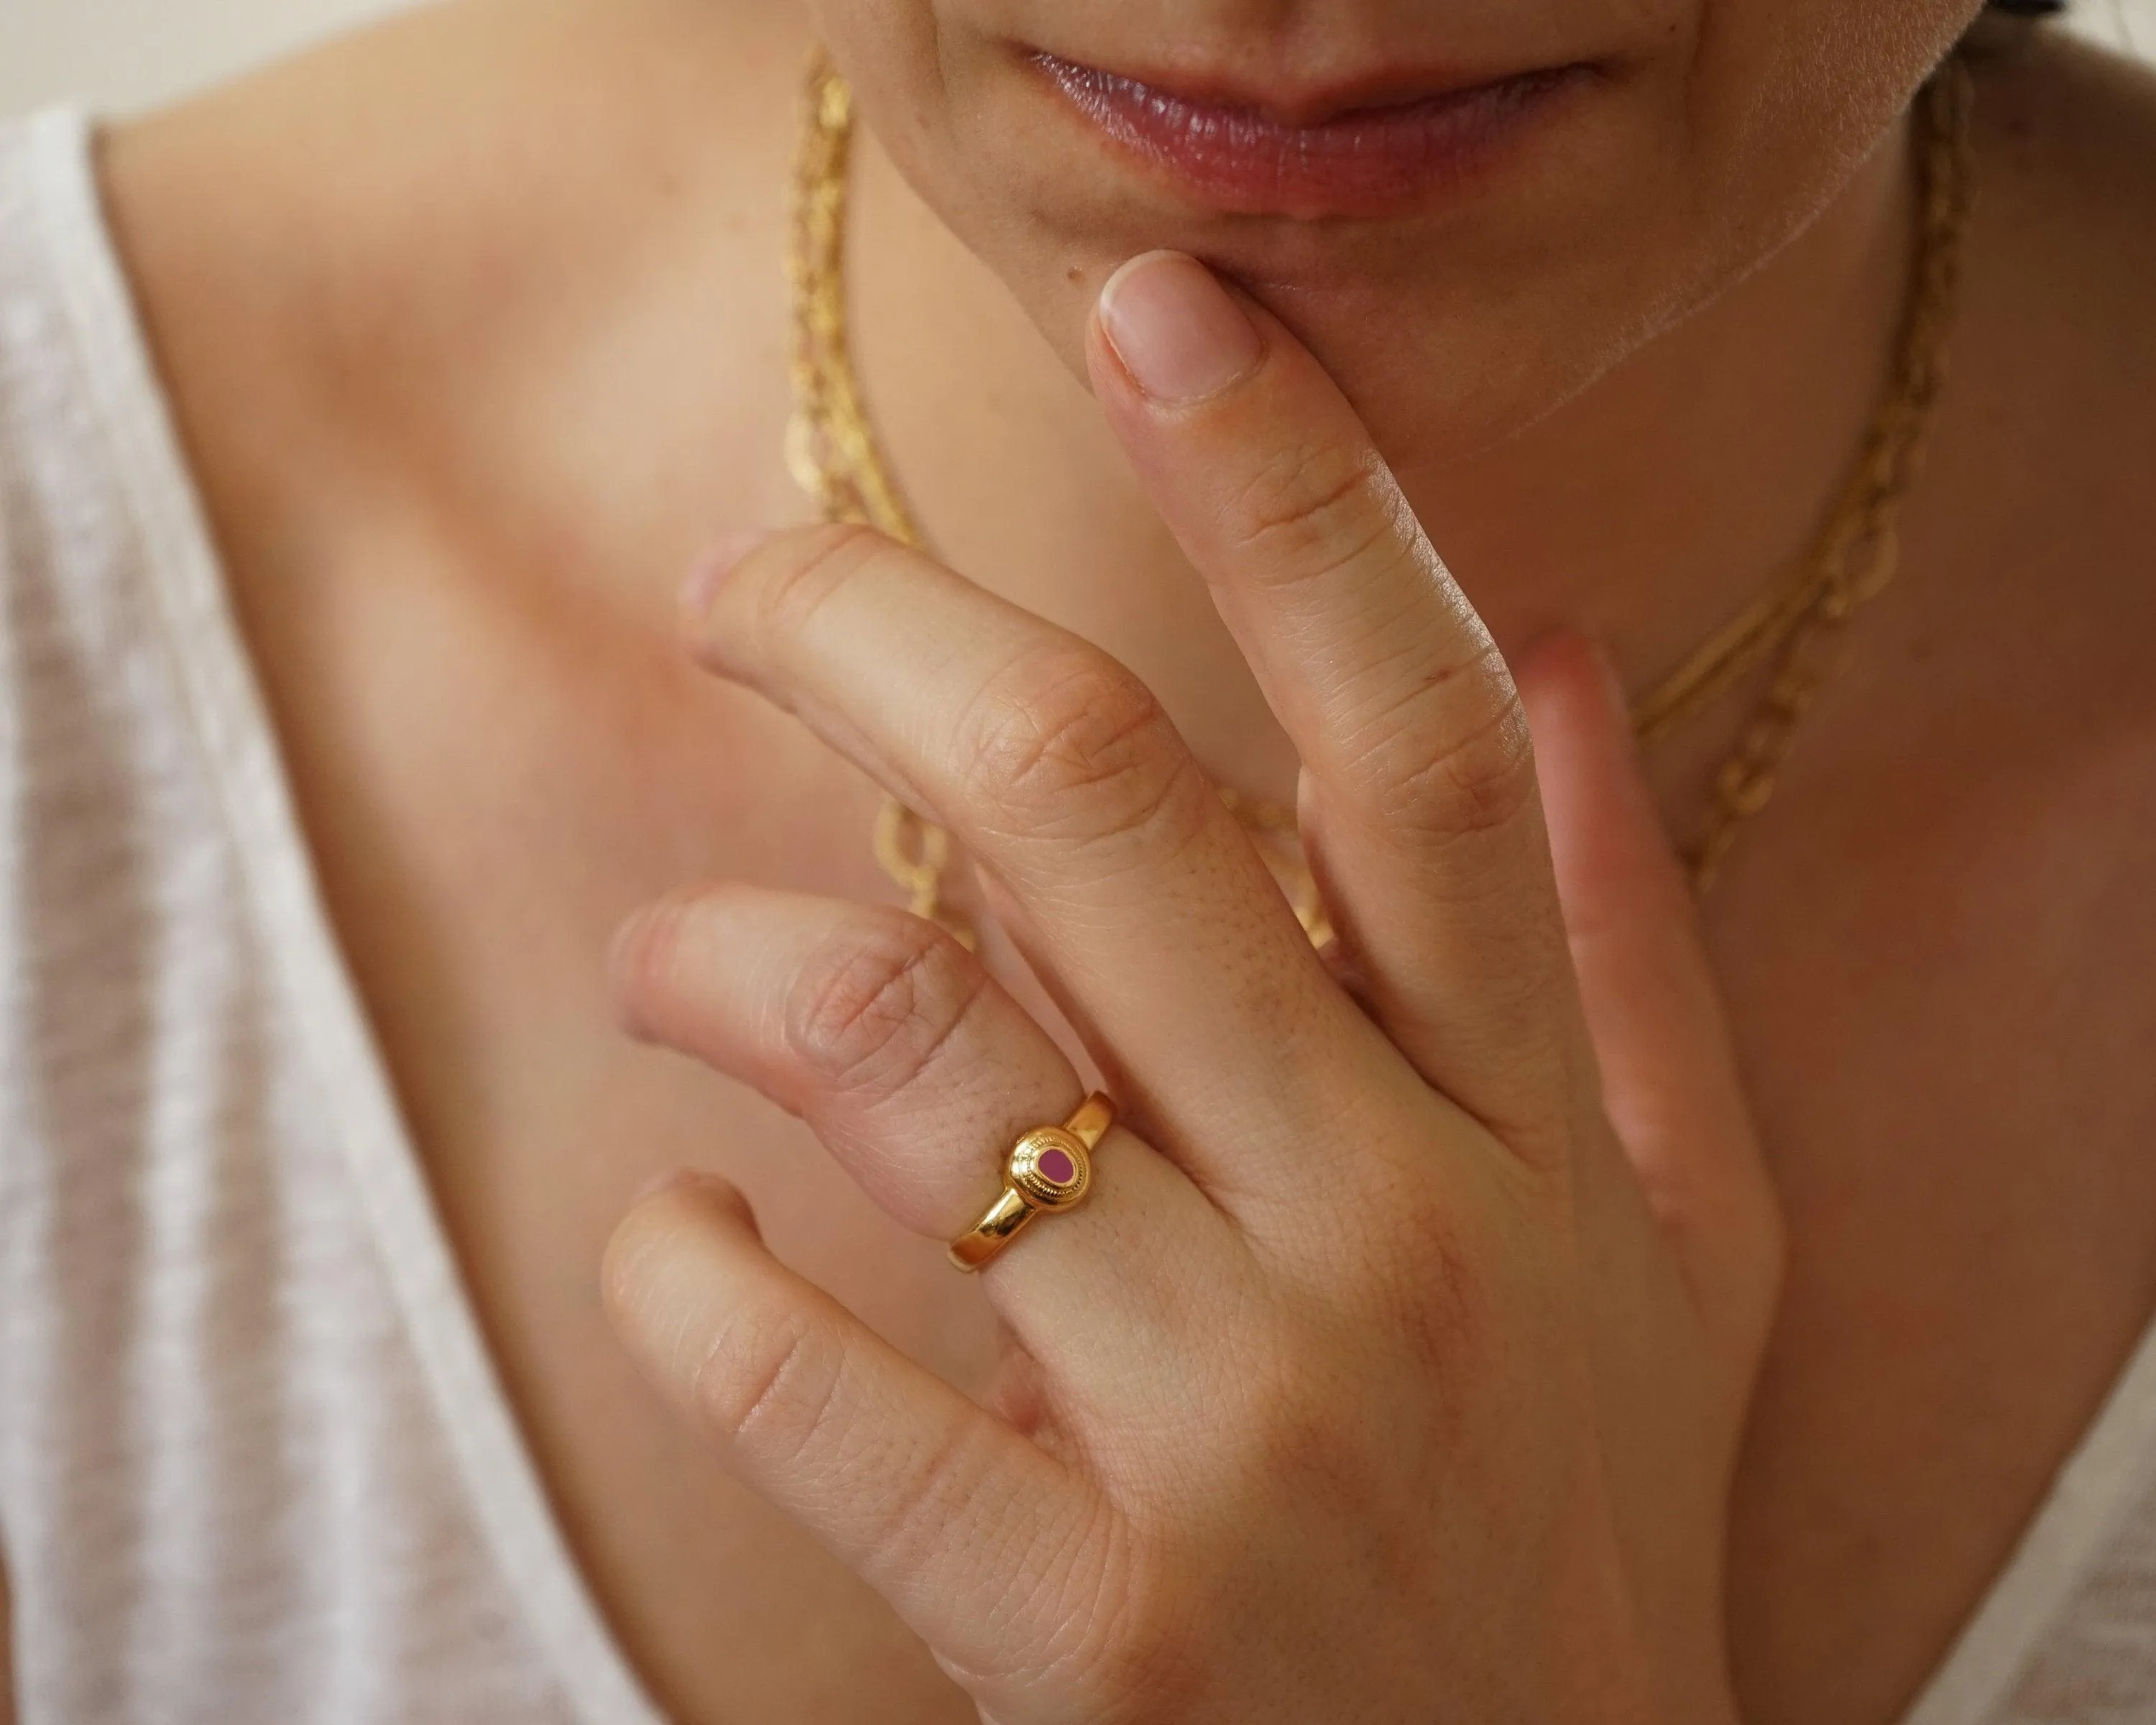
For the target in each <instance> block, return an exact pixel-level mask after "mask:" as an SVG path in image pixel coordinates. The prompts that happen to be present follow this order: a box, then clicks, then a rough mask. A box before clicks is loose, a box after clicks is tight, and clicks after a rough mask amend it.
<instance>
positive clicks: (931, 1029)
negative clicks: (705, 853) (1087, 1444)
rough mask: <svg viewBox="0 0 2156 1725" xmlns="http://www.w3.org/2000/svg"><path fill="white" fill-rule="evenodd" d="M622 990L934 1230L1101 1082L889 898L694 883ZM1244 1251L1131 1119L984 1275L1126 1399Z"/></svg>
mask: <svg viewBox="0 0 2156 1725" xmlns="http://www.w3.org/2000/svg"><path fill="white" fill-rule="evenodd" d="M614 989H615V995H616V999H617V1000H618V1002H619V1008H620V1010H621V1013H622V1015H623V1017H624V1020H625V1022H626V1024H628V1026H629V1029H631V1030H632V1031H633V1032H634V1033H635V1034H638V1035H639V1036H642V1037H643V1038H644V1039H645V1040H649V1041H654V1042H660V1043H664V1044H665V1045H667V1046H669V1047H672V1048H676V1049H679V1050H681V1051H682V1052H684V1053H685V1054H690V1055H695V1056H696V1058H697V1059H699V1060H703V1061H705V1062H706V1063H707V1064H709V1065H712V1066H714V1067H716V1068H717V1069H718V1070H720V1071H721V1072H724V1073H726V1074H727V1075H729V1076H732V1077H737V1078H739V1079H742V1081H745V1082H747V1083H749V1084H752V1085H753V1086H756V1088H757V1089H758V1090H760V1091H762V1092H763V1094H764V1095H766V1096H769V1097H770V1098H771V1099H772V1100H773V1101H776V1102H778V1104H780V1106H783V1107H785V1108H787V1109H788V1110H790V1111H793V1112H794V1113H796V1114H798V1115H800V1116H801V1117H803V1119H805V1120H806V1121H807V1122H808V1123H809V1125H810V1126H812V1127H814V1128H815V1131H816V1133H817V1136H818V1137H820V1138H821V1139H822V1140H823V1142H824V1144H825V1145H826V1146H827V1147H829V1149H830V1151H831V1152H832V1153H833V1154H834V1156H835V1157H837V1158H838V1159H839V1163H841V1165H842V1166H844V1168H846V1169H847V1171H848V1172H849V1173H851V1174H852V1175H853V1176H854V1178H855V1179H856V1180H858V1181H859V1182H860V1184H861V1186H862V1187H863V1189H865V1190H866V1192H867V1193H868V1194H869V1195H870V1197H871V1198H872V1199H875V1201H876V1202H877V1203H878V1204H880V1205H881V1206H882V1207H883V1208H884V1209H885V1210H886V1211H888V1212H889V1213H890V1214H891V1215H892V1216H893V1217H895V1218H896V1219H897V1220H898V1221H899V1222H901V1224H904V1225H905V1226H906V1227H908V1228H911V1229H912V1230H915V1231H916V1232H917V1233H921V1234H923V1235H927V1236H929V1237H930V1238H931V1239H934V1240H944V1241H947V1240H952V1239H955V1238H956V1237H957V1235H960V1234H962V1233H963V1232H964V1231H965V1230H967V1229H968V1228H969V1227H970V1226H971V1225H972V1224H973V1222H974V1221H975V1220H976V1219H978V1217H979V1216H980V1215H981V1214H982V1212H983V1210H984V1209H986V1208H987V1207H988V1204H989V1203H990V1201H991V1200H992V1199H994V1197H995V1196H996V1194H998V1192H999V1191H1000V1190H1001V1189H1002V1184H1003V1180H1002V1172H1001V1170H1002V1167H1003V1160H1004V1153H1006V1152H1007V1151H1008V1150H1009V1147H1010V1146H1011V1144H1012V1143H1013V1142H1014V1141H1015V1140H1016V1139H1017V1138H1018V1137H1019V1134H1020V1133H1022V1132H1025V1131H1026V1130H1028V1129H1029V1128H1030V1127H1037V1126H1046V1125H1053V1124H1055V1122H1059V1121H1060V1120H1062V1119H1063V1118H1064V1117H1065V1116H1067V1115H1068V1114H1069V1113H1070V1111H1071V1109H1072V1108H1073V1107H1074V1106H1075V1105H1076V1104H1077V1102H1078V1101H1079V1099H1080V1098H1081V1096H1083V1095H1084V1086H1082V1085H1081V1082H1080V1081H1079V1078H1078V1075H1077V1073H1076V1072H1075V1070H1073V1069H1072V1067H1071V1065H1070V1061H1069V1060H1067V1059H1065V1056H1064V1055H1063V1053H1062V1051H1061V1050H1060V1049H1058V1048H1057V1047H1056V1046H1055V1043H1054V1041H1053V1040H1050V1037H1049V1036H1048V1034H1047V1033H1046V1032H1045V1031H1044V1030H1043V1029H1041V1028H1040V1027H1039V1025H1038V1024H1035V1023H1034V1021H1033V1020H1032V1019H1030V1018H1029V1017H1028V1016H1027V1014H1025V1012H1024V1009H1022V1008H1021V1007H1020V1006H1019V1004H1018V1003H1017V1002H1016V1001H1014V999H1011V997H1010V996H1009V994H1008V993H1005V992H1004V989H1003V988H1001V987H1000V986H999V985H998V983H996V982H995V981H994V980H993V978H990V977H989V976H988V973H987V972H986V971H985V970H983V968H982V966H981V963H980V961H979V960H978V959H977V958H976V957H974V956H973V954H972V953H970V952H967V951H966V950H965V948H964V947H961V946H960V945H959V944H958V943H957V942H956V941H955V940H953V939H952V938H951V937H950V936H949V935H947V934H946V933H945V932H943V931H942V930H941V929H939V928H937V927H936V926H935V925H934V924H933V923H930V922H923V921H922V920H921V919H920V918H919V917H916V916H907V915H906V913H905V912H904V911H898V910H895V909H891V908H889V907H887V906H870V905H855V904H848V903H844V902H842V901H835V900H829V899H819V898H810V897H805V896H798V895H794V894H789V893H779V892H770V891H762V890H761V889H758V888H755V887H749V886H738V885H731V884H726V885H718V886H707V887H701V888H698V889H696V891H690V892H685V893H680V894H676V895H675V896H672V897H670V898H669V899H666V900H665V901H661V902H660V904H658V905H655V906H652V907H651V908H649V909H648V910H645V911H641V912H639V914H638V915H637V916H635V917H634V918H632V919H631V920H630V921H629V922H628V923H627V924H625V925H624V928H623V930H622V932H621V934H620V936H619V937H618V938H617V940H616V942H615V947H614ZM1244 1261H1245V1260H1244V1257H1243V1254H1242V1253H1241V1250H1240V1248H1239V1247H1238V1246H1237V1245H1236V1244H1235V1240H1234V1239H1233V1237H1232V1235H1231V1234H1230V1231H1229V1227H1228V1224H1227V1223H1226V1222H1225V1220H1224V1219H1223V1218H1222V1217H1221V1215H1220V1214H1219V1212H1218V1211H1216V1210H1215V1209H1213V1207H1212V1206H1211V1205H1210V1204H1208V1203H1207V1202H1206V1201H1205V1199H1204V1198H1203V1196H1201V1195H1200V1194H1199V1193H1198V1192H1197V1191H1196V1189H1193V1187H1192V1185H1191V1184H1190V1182H1189V1181H1188V1178H1186V1177H1185V1176H1184V1175H1183V1173H1181V1172H1180V1171H1178V1169H1177V1168H1175V1167H1174V1166H1173V1164H1171V1163H1168V1162H1167V1161H1165V1160H1164V1159H1163V1158H1161V1157H1160V1156H1159V1155H1158V1154H1157V1153H1155V1152H1153V1151H1152V1149H1151V1148H1150V1147H1148V1146H1147V1144H1145V1143H1144V1142H1142V1140H1141V1139H1139V1138H1138V1137H1136V1136H1135V1135H1134V1134H1132V1133H1131V1132H1126V1131H1123V1130H1121V1129H1118V1130H1116V1131H1113V1132H1110V1133H1109V1135H1108V1137H1106V1139H1105V1140H1103V1142H1101V1146H1100V1147H1099V1149H1098V1152H1097V1153H1096V1156H1095V1158H1094V1184H1093V1189H1092V1192H1091V1195H1090V1196H1089V1197H1088V1198H1087V1199H1086V1203H1085V1204H1083V1205H1082V1206H1081V1208H1079V1209H1075V1210H1073V1211H1070V1212H1068V1213H1065V1214H1057V1215H1051V1216H1040V1217H1036V1218H1034V1220H1033V1221H1032V1222H1031V1223H1029V1224H1028V1225H1027V1226H1026V1227H1025V1229H1024V1230H1023V1231H1022V1232H1021V1233H1020V1234H1019V1236H1018V1237H1017V1238H1016V1239H1015V1240H1013V1241H1011V1242H1010V1244H1009V1245H1007V1246H1006V1247H1005V1248H1004V1251H1003V1252H1002V1254H1001V1255H999V1256H998V1258H997V1259H996V1260H994V1262H993V1263H992V1264H991V1265H990V1266H988V1271H987V1272H986V1275H987V1278H988V1284H989V1289H990V1297H991V1298H992V1299H993V1301H994V1303H995V1305H996V1307H997V1310H998V1313H999V1314H1000V1315H1001V1316H1002V1317H1003V1318H1004V1321H1005V1322H1007V1323H1009V1325H1010V1327H1011V1328H1012V1331H1013V1332H1014V1334H1015V1336H1016V1337H1017V1339H1018V1341H1019V1344H1020V1345H1021V1346H1022V1347H1024V1348H1025V1350H1026V1351H1027V1352H1028V1353H1029V1354H1031V1355H1032V1356H1033V1357H1034V1358H1035V1359H1037V1360H1039V1362H1040V1363H1042V1365H1043V1366H1044V1367H1045V1368H1046V1369H1047V1370H1048V1371H1049V1373H1050V1375H1051V1377H1052V1378H1055V1380H1057V1381H1058V1382H1060V1383H1065V1384H1068V1383H1082V1384H1085V1385H1086V1386H1087V1390H1088V1395H1089V1399H1094V1400H1098V1399H1105V1400H1106V1402H1108V1403H1111V1404H1116V1407H1117V1409H1119V1410H1120V1411H1122V1412H1126V1413H1127V1412H1130V1411H1132V1409H1129V1408H1128V1407H1127V1406H1124V1405H1122V1404H1119V1403H1116V1396H1115V1394H1114V1393H1113V1391H1112V1389H1111V1388H1110V1386H1112V1385H1113V1384H1116V1383H1117V1382H1118V1381H1120V1380H1122V1378H1125V1377H1126V1376H1127V1375H1128V1374H1127V1373H1126V1372H1125V1371H1124V1369H1123V1366H1124V1363H1126V1362H1127V1360H1128V1359H1129V1358H1131V1357H1132V1353H1133V1351H1137V1352H1147V1351H1150V1352H1153V1353H1158V1352H1159V1351H1160V1350H1161V1349H1162V1348H1163V1347H1165V1346H1166V1345H1167V1342H1166V1340H1165V1338H1167V1337H1170V1336H1172V1335H1173V1333H1174V1332H1176V1331H1177V1329H1178V1327H1179V1325H1178V1314H1180V1313H1181V1312H1183V1311H1185V1310H1186V1309H1187V1307H1188V1297H1189V1294H1190V1291H1191V1288H1192V1286H1193V1281H1199V1282H1204V1283H1209V1284H1210V1285H1213V1286H1224V1285H1227V1284H1229V1283H1232V1282H1233V1281H1235V1279H1236V1278H1237V1277H1238V1276H1240V1274H1241V1273H1242V1270H1241V1266H1242V1265H1243V1263H1244ZM1074 1311H1079V1312H1084V1313H1085V1315H1086V1316H1085V1322H1083V1323H1076V1324H1074V1323H1073V1322H1071V1321H1070V1319H1071V1314H1072V1312H1074ZM1096 1389H1099V1391H1100V1396H1099V1397H1094V1396H1093V1394H1092V1393H1093V1392H1094V1391H1095V1390H1096ZM1100 1412H1101V1409H1100V1408H1098V1407H1094V1408H1093V1409H1091V1413H1092V1414H1099V1413H1100ZM1083 1424H1084V1420H1082V1419H1081V1425H1083ZM1081 1435H1082V1434H1081Z"/></svg>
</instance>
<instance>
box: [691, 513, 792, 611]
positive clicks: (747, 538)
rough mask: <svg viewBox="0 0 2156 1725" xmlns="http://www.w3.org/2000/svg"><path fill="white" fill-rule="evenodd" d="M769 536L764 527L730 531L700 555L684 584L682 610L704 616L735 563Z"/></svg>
mask: <svg viewBox="0 0 2156 1725" xmlns="http://www.w3.org/2000/svg"><path fill="white" fill-rule="evenodd" d="M770 536H771V535H770V534H768V533H767V532H764V531H762V530H761V529H758V530H757V531H754V532H750V533H729V534H728V535H727V536H726V537H725V538H723V539H721V540H720V541H719V542H718V543H717V544H716V545H714V546H713V547H711V549H710V550H709V551H707V552H705V553H704V554H703V556H701V557H698V558H697V559H696V563H695V565H694V566H693V567H691V568H690V571H689V574H688V578H686V579H685V580H684V581H683V582H682V583H681V608H682V610H683V611H685V613H687V614H689V615H690V616H691V617H701V616H702V615H703V614H704V613H705V612H706V611H708V610H710V609H711V601H712V600H713V599H715V598H717V597H718V593H719V588H720V587H721V585H722V584H723V583H724V582H725V581H726V577H727V576H729V575H731V574H732V573H733V571H734V565H735V564H737V563H738V562H740V561H741V560H742V558H743V557H747V555H748V554H749V553H750V552H752V551H754V550H755V549H756V548H757V546H759V545H761V544H762V543H763V542H764V541H765V540H767V539H768V538H769V537H770Z"/></svg>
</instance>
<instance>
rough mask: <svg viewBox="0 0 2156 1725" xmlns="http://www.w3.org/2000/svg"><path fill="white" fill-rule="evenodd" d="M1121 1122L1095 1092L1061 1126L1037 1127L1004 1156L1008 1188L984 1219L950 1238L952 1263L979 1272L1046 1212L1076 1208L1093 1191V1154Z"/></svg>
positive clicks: (1002, 1192)
mask: <svg viewBox="0 0 2156 1725" xmlns="http://www.w3.org/2000/svg"><path fill="white" fill-rule="evenodd" d="M1115 1123H1116V1105H1115V1104H1114V1103H1113V1102H1111V1101H1109V1100H1108V1099H1107V1098H1106V1096H1102V1095H1101V1093H1100V1091H1094V1092H1093V1093H1092V1094H1091V1096H1087V1097H1086V1100H1085V1101H1082V1102H1081V1103H1080V1104H1079V1105H1078V1106H1077V1108H1076V1109H1075V1111H1073V1113H1072V1114H1071V1116H1070V1118H1069V1119H1068V1120H1066V1121H1065V1122H1063V1124H1062V1125H1060V1126H1037V1127H1034V1129H1033V1130H1032V1131H1031V1132H1027V1133H1026V1134H1024V1136H1023V1137H1020V1138H1019V1141H1018V1142H1016V1143H1015V1144H1014V1145H1012V1146H1011V1147H1010V1153H1009V1155H1007V1156H1005V1157H1004V1189H1003V1190H1002V1191H1001V1192H1000V1193H998V1194H997V1195H996V1201H995V1202H994V1203H993V1204H990V1205H989V1206H988V1209H986V1210H984V1211H983V1212H982V1214H981V1219H980V1220H979V1221H978V1222H976V1223H974V1224H973V1226H972V1227H971V1228H968V1230H966V1231H965V1232H964V1233H963V1234H962V1235H959V1236H958V1237H957V1239H956V1240H952V1242H951V1261H952V1263H953V1264H955V1265H957V1267H958V1268H959V1269H961V1270H978V1269H979V1268H980V1267H981V1266H983V1264H985V1263H987V1262H988V1260H989V1259H991V1258H993V1257H994V1256H995V1255H996V1254H997V1253H998V1252H999V1251H1001V1250H1003V1249H1004V1247H1005V1246H1007V1245H1009V1244H1010V1243H1011V1240H1012V1239H1013V1237H1014V1235H1016V1234H1017V1233H1018V1231H1019V1229H1021V1228H1023V1227H1024V1226H1025V1224H1027V1223H1029V1222H1030V1221H1031V1220H1032V1219H1034V1217H1035V1216H1036V1215H1038V1214H1040V1213H1041V1212H1042V1211H1044V1210H1047V1211H1051V1212H1054V1211H1060V1210H1070V1209H1077V1207H1078V1206H1079V1205H1080V1204H1083V1203H1084V1202H1085V1201H1086V1194H1087V1193H1088V1192H1090V1191H1091V1190H1092V1189H1093V1152H1094V1151H1095V1150H1096V1148H1098V1147H1099V1146H1100V1142H1101V1139H1102V1138H1104V1137H1106V1136H1107V1132H1108V1128H1109V1127H1111V1126H1113V1125H1114V1124H1115Z"/></svg>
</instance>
